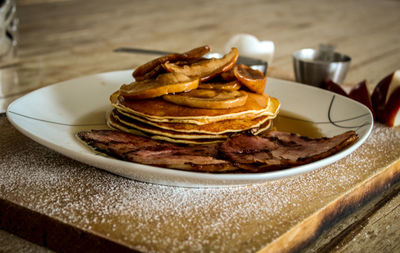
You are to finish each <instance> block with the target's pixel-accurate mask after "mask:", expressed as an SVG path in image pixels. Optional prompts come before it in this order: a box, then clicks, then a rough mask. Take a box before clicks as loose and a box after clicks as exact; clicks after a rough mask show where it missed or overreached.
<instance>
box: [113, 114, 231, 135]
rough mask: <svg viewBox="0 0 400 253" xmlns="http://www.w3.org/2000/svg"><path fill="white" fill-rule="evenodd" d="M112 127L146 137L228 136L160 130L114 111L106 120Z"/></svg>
mask: <svg viewBox="0 0 400 253" xmlns="http://www.w3.org/2000/svg"><path fill="white" fill-rule="evenodd" d="M107 120H108V121H109V122H110V124H112V125H117V124H118V125H122V126H124V127H127V128H133V129H136V130H139V131H141V132H144V133H146V134H148V135H162V136H167V137H170V138H178V139H226V138H228V135H223V134H202V133H185V132H177V131H173V130H166V129H161V128H158V127H155V126H152V125H149V124H146V123H143V122H141V121H138V120H134V119H131V118H128V117H126V116H124V115H121V114H118V113H117V112H116V111H115V110H114V111H112V112H111V114H110V116H109V117H108V119H107Z"/></svg>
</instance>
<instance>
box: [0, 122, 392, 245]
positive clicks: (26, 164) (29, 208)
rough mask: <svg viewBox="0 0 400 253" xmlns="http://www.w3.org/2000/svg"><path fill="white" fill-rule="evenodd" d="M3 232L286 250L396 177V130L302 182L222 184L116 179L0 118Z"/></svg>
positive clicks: (62, 239)
mask: <svg viewBox="0 0 400 253" xmlns="http://www.w3.org/2000/svg"><path fill="white" fill-rule="evenodd" d="M0 129H1V132H2V138H1V139H0V228H2V229H4V230H7V231H10V232H12V233H15V234H17V235H19V236H21V237H23V238H27V239H29V240H31V241H33V242H35V243H37V244H40V245H45V246H46V247H48V248H51V249H54V250H57V251H61V250H62V251H78V250H80V251H82V250H85V251H96V250H119V251H131V250H137V251H157V252H181V251H203V252H209V251H216V252H254V251H259V250H261V251H263V252H293V251H297V250H299V249H302V248H304V247H306V246H307V245H308V244H309V243H311V242H312V241H313V240H314V239H315V238H317V237H318V236H319V235H320V234H321V233H322V232H323V231H324V230H326V229H327V228H329V227H331V226H332V225H333V224H334V223H335V222H337V221H338V220H339V219H341V218H342V217H344V216H345V215H346V214H348V213H350V212H352V211H354V210H355V209H356V208H357V207H359V206H360V205H362V204H363V203H365V202H366V201H368V200H370V199H371V198H372V197H373V196H376V195H377V194H379V193H381V192H382V191H384V190H385V189H387V188H389V187H390V186H391V185H392V184H394V183H396V182H397V181H399V178H400V160H399V158H400V129H399V128H394V129H391V128H388V127H385V126H383V125H380V124H377V125H376V126H375V127H374V129H373V132H372V134H371V136H370V137H369V138H368V139H367V141H366V142H365V143H364V144H363V145H362V146H361V147H360V148H359V149H357V150H356V151H355V152H354V153H352V154H351V155H349V156H347V157H346V158H344V159H342V160H340V161H338V162H336V163H334V164H332V165H330V166H327V167H323V168H320V169H317V170H315V171H312V172H310V173H307V174H303V175H300V176H294V177H290V178H285V179H281V180H276V181H271V182H266V183H264V184H259V185H249V186H241V187H228V188H217V189H215V188H203V189H192V188H180V187H169V186H161V185H153V184H147V183H142V182H137V181H133V180H129V179H126V178H122V177H119V176H116V175H112V174H110V173H107V172H104V171H102V170H99V169H96V168H93V167H90V166H87V165H85V164H82V163H79V162H76V161H74V160H71V159H69V158H66V157H64V156H62V155H60V154H58V153H55V152H53V151H51V150H49V149H47V148H45V147H43V146H41V145H39V144H37V143H35V142H33V141H32V140H30V139H28V138H26V137H24V136H23V135H22V134H20V133H19V132H17V130H16V129H14V128H13V127H12V126H11V125H10V124H9V122H8V121H7V119H6V118H5V117H4V116H2V117H0Z"/></svg>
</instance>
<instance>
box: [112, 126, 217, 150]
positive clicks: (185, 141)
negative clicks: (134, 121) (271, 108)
mask: <svg viewBox="0 0 400 253" xmlns="http://www.w3.org/2000/svg"><path fill="white" fill-rule="evenodd" d="M107 125H108V126H109V127H110V128H112V129H115V130H120V131H123V132H125V133H130V134H135V135H139V136H146V137H150V138H152V139H154V140H161V141H168V142H172V143H180V144H214V143H221V142H223V141H224V140H225V139H201V138H200V139H179V138H171V137H167V136H161V135H148V134H146V133H144V132H142V131H139V130H137V129H134V128H130V127H128V126H125V125H122V124H120V123H119V122H116V121H115V120H107Z"/></svg>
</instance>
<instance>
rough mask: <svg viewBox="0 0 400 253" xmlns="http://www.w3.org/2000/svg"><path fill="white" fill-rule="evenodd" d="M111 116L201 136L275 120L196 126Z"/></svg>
mask: <svg viewBox="0 0 400 253" xmlns="http://www.w3.org/2000/svg"><path fill="white" fill-rule="evenodd" d="M113 114H114V117H115V118H117V117H120V118H121V119H119V120H120V121H127V122H129V121H130V119H132V120H134V121H140V122H143V123H145V124H148V125H151V126H154V127H157V128H161V129H165V130H172V131H176V132H184V133H202V134H224V133H229V132H240V131H243V130H248V129H251V128H255V127H259V126H260V125H262V124H263V123H264V122H266V121H267V120H270V119H272V118H275V115H273V116H260V117H257V118H254V119H230V120H222V121H218V122H212V123H209V124H204V125H196V124H189V123H168V122H154V121H150V120H148V119H145V118H142V117H138V116H136V115H132V114H129V113H126V112H124V111H120V110H116V109H114V111H113ZM123 123H124V122H123ZM125 124H126V123H125Z"/></svg>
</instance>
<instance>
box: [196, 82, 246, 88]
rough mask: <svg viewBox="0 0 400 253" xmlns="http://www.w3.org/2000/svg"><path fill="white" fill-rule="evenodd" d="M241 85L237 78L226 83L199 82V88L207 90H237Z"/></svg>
mask: <svg viewBox="0 0 400 253" xmlns="http://www.w3.org/2000/svg"><path fill="white" fill-rule="evenodd" d="M241 86H242V85H240V83H239V81H238V80H235V81H232V82H226V83H200V84H199V89H208V90H238V89H240V87H241Z"/></svg>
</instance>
